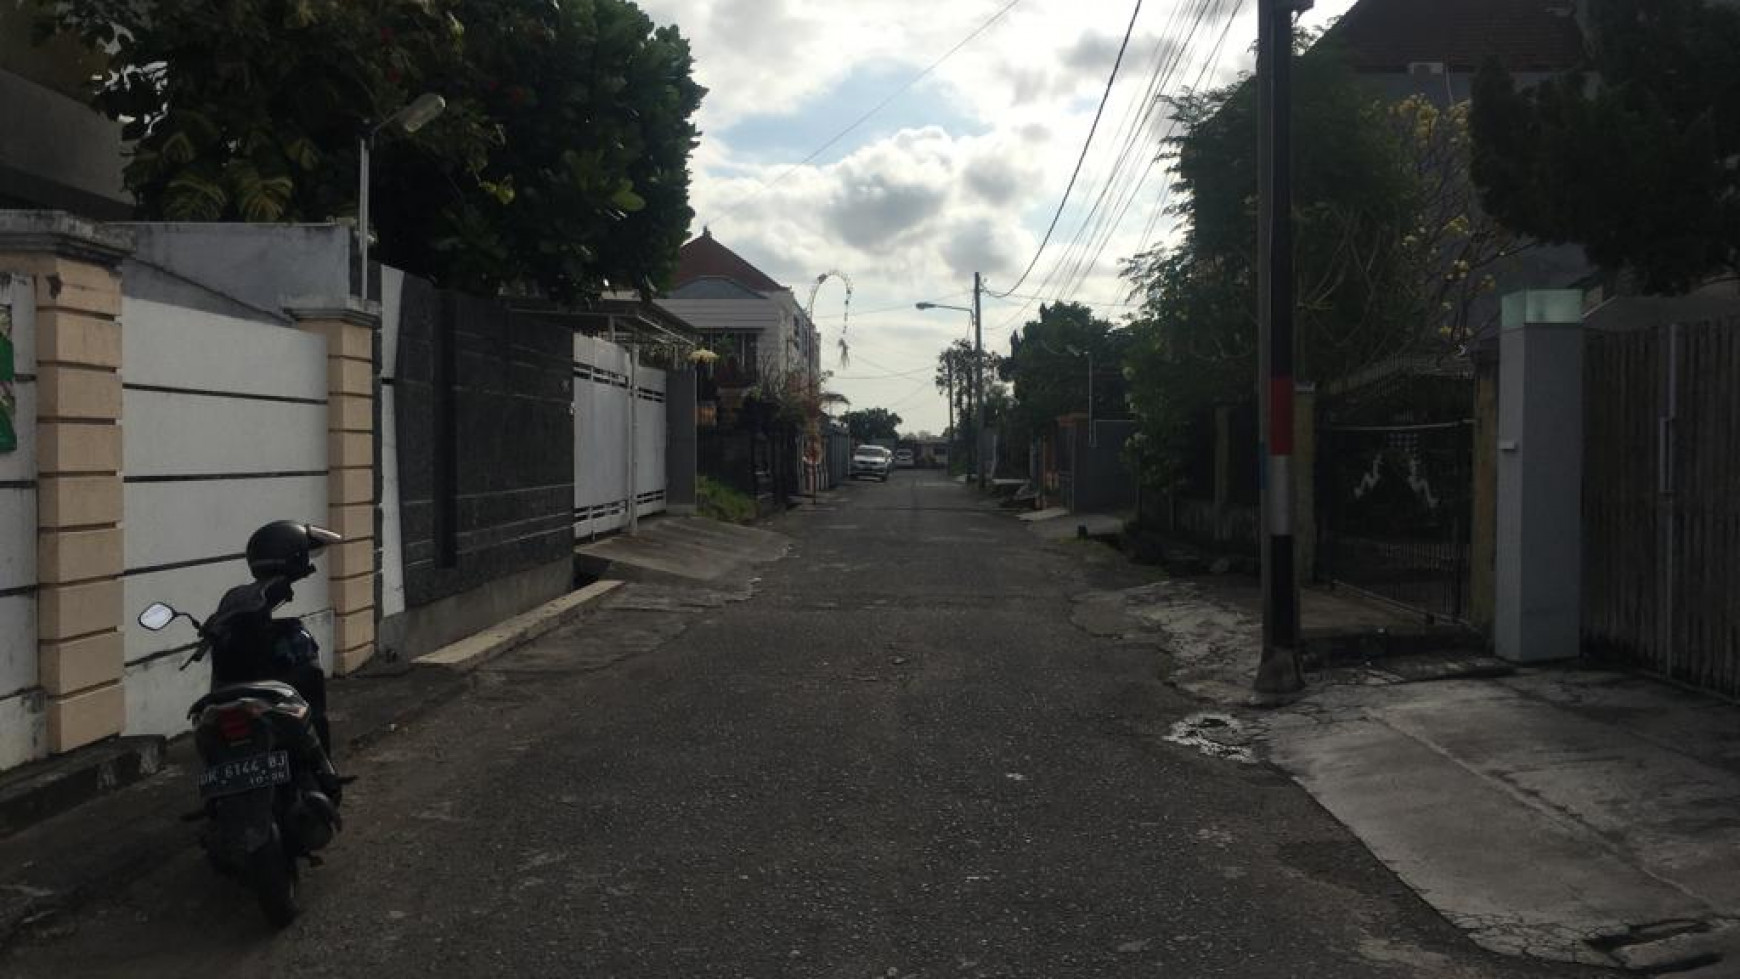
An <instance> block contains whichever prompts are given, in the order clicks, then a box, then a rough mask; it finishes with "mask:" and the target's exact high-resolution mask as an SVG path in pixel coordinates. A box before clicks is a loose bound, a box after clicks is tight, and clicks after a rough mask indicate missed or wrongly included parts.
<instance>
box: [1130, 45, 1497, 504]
mask: <svg viewBox="0 0 1740 979" xmlns="http://www.w3.org/2000/svg"><path fill="white" fill-rule="evenodd" d="M1295 80H1296V85H1295V93H1294V94H1295V107H1294V129H1293V131H1294V140H1295V145H1294V154H1293V166H1294V170H1293V173H1294V212H1293V219H1294V234H1295V248H1294V263H1295V271H1296V276H1297V278H1296V280H1295V296H1296V313H1295V325H1296V331H1297V343H1298V358H1297V370H1296V373H1297V374H1298V376H1299V377H1301V378H1302V379H1309V380H1314V381H1319V382H1332V381H1335V380H1338V379H1342V378H1348V377H1352V376H1355V375H1357V374H1358V373H1359V372H1361V371H1364V370H1366V369H1368V368H1371V367H1374V366H1376V365H1379V364H1382V363H1384V362H1386V361H1389V360H1392V359H1394V358H1397V357H1401V356H1410V357H1411V356H1445V357H1452V356H1456V355H1457V354H1458V352H1459V350H1460V349H1461V348H1462V346H1463V345H1464V344H1465V343H1466V342H1467V341H1468V339H1469V338H1470V336H1471V334H1472V332H1473V331H1474V330H1475V329H1476V328H1477V327H1478V326H1479V325H1480V324H1479V323H1476V322H1474V321H1473V319H1472V315H1473V311H1474V310H1475V309H1477V308H1478V301H1479V300H1480V299H1481V298H1482V297H1483V296H1484V295H1485V294H1486V293H1488V292H1490V291H1491V290H1492V288H1493V279H1492V278H1491V276H1490V275H1489V274H1488V273H1487V270H1488V269H1489V267H1490V266H1492V265H1493V264H1494V263H1495V262H1497V261H1498V260H1500V259H1502V258H1503V257H1505V256H1507V255H1509V254H1512V253H1514V252H1515V251H1516V250H1517V249H1518V248H1520V247H1522V246H1521V245H1520V244H1519V243H1518V240H1517V239H1516V238H1515V236H1514V235H1512V234H1511V233H1510V232H1509V231H1507V230H1505V229H1504V228H1503V227H1501V226H1499V225H1498V224H1497V223H1496V222H1495V221H1493V220H1492V219H1491V218H1489V217H1487V216H1485V215H1484V213H1483V212H1482V211H1481V210H1480V209H1479V208H1478V207H1477V206H1476V204H1477V202H1476V200H1475V196H1476V192H1475V190H1474V187H1473V184H1472V182H1471V181H1470V179H1469V176H1468V159H1469V149H1468V142H1469V136H1468V106H1467V105H1466V103H1462V104H1457V105H1452V106H1447V107H1445V106H1438V105H1435V104H1433V103H1432V102H1430V101H1428V100H1426V99H1423V98H1412V99H1407V100H1404V101H1402V102H1399V103H1391V102H1385V101H1383V100H1382V99H1381V98H1380V96H1379V94H1378V93H1377V92H1375V91H1373V90H1371V89H1369V88H1367V87H1365V85H1364V84H1363V83H1362V82H1361V81H1360V79H1359V78H1358V77H1357V76H1356V75H1355V74H1354V73H1353V72H1352V71H1351V70H1350V69H1349V68H1348V67H1347V66H1346V63H1345V62H1344V61H1343V60H1342V59H1341V58H1340V57H1339V55H1338V53H1337V52H1336V50H1335V49H1334V48H1333V47H1332V46H1328V45H1326V44H1325V43H1321V42H1320V43H1318V44H1317V45H1316V46H1314V47H1312V48H1311V50H1309V51H1307V52H1306V53H1305V54H1304V55H1303V56H1301V57H1300V58H1299V59H1298V63H1297V69H1296V73H1295ZM1256 109H1257V107H1256V92H1255V89H1254V86H1252V85H1251V84H1250V82H1249V79H1248V78H1247V79H1244V80H1241V81H1239V82H1237V83H1235V84H1233V85H1230V86H1228V87H1225V88H1221V89H1215V90H1211V91H1207V92H1201V93H1192V94H1189V95H1186V96H1185V97H1183V98H1181V99H1178V100H1176V101H1175V102H1174V104H1173V112H1174V115H1175V116H1176V118H1177V122H1178V125H1177V129H1176V135H1175V136H1174V137H1173V138H1172V140H1171V141H1170V143H1169V144H1168V145H1167V146H1166V147H1165V150H1166V152H1167V154H1168V155H1169V157H1170V158H1171V160H1172V162H1173V173H1174V190H1175V192H1176V193H1175V199H1176V200H1178V201H1179V202H1180V203H1178V204H1177V205H1176V206H1175V208H1174V213H1175V214H1176V215H1177V216H1178V217H1179V218H1180V219H1181V221H1180V230H1181V234H1180V235H1179V236H1178V237H1177V238H1176V239H1175V241H1173V242H1172V243H1170V244H1169V245H1167V246H1165V247H1161V248H1156V249H1155V250H1153V251H1150V252H1148V253H1146V254H1143V255H1139V256H1137V257H1136V258H1134V259H1133V260H1131V261H1130V262H1129V263H1127V264H1126V267H1125V273H1126V275H1127V276H1128V277H1129V278H1130V280H1131V281H1132V282H1133V283H1134V285H1135V287H1136V294H1137V295H1138V296H1139V297H1141V299H1142V300H1143V305H1142V307H1141V311H1140V313H1139V314H1138V316H1137V317H1136V319H1135V321H1134V322H1133V323H1132V324H1131V328H1130V333H1131V335H1132V339H1131V348H1130V351H1129V354H1128V356H1127V357H1126V361H1125V366H1126V373H1127V376H1128V378H1129V385H1130V388H1129V399H1130V405H1131V407H1132V408H1133V410H1134V412H1135V414H1136V416H1137V418H1138V420H1139V421H1141V422H1142V434H1143V445H1144V451H1145V452H1147V453H1148V454H1149V456H1150V458H1149V459H1148V460H1147V462H1148V463H1150V464H1154V465H1156V466H1158V468H1157V469H1153V470H1151V471H1150V476H1151V477H1152V478H1155V479H1157V480H1159V481H1161V482H1164V481H1165V480H1166V479H1168V478H1169V476H1168V474H1167V472H1165V471H1163V470H1165V469H1166V465H1167V464H1166V463H1165V462H1164V460H1165V457H1166V456H1167V455H1168V453H1172V454H1175V453H1176V452H1178V451H1180V449H1179V446H1180V444H1181V443H1180V439H1181V438H1182V437H1183V434H1184V432H1185V430H1186V427H1187V424H1188V422H1189V421H1190V420H1191V419H1193V418H1197V417H1200V416H1201V415H1202V414H1203V413H1204V412H1205V411H1206V410H1207V409H1208V408H1209V407H1210V406H1211V405H1213V404H1214V403H1216V402H1240V401H1247V400H1249V399H1252V398H1254V397H1255V391H1256V367H1257V363H1256V361H1257V322H1258V320H1257V299H1258V296H1257V274H1256V262H1257V201H1258V196H1257V172H1256V166H1257V161H1256V156H1255V154H1254V153H1253V152H1252V148H1253V147H1254V146H1255V145H1256V143H1257V115H1256ZM1157 460H1158V461H1157Z"/></svg>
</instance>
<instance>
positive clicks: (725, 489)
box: [695, 476, 755, 523]
mask: <svg viewBox="0 0 1740 979" xmlns="http://www.w3.org/2000/svg"><path fill="white" fill-rule="evenodd" d="M695 509H696V510H697V511H698V512H699V513H700V514H701V516H703V517H707V518H708V519H710V520H719V521H722V522H724V523H750V522H752V521H754V520H755V501H754V500H752V499H750V498H749V497H748V496H747V495H745V494H743V493H740V492H738V491H737V490H734V489H732V488H731V487H729V486H726V485H725V484H724V483H721V482H719V481H718V480H716V479H711V478H709V477H707V476H702V477H700V479H699V480H698V481H697V482H696V484H695Z"/></svg>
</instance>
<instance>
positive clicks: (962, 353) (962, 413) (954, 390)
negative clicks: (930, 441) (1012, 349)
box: [935, 340, 1002, 438]
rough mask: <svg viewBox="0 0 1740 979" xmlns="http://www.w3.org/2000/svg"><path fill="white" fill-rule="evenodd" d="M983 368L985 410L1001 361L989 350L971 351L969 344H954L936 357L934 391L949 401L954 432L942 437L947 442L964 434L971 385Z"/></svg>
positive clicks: (970, 410)
mask: <svg viewBox="0 0 1740 979" xmlns="http://www.w3.org/2000/svg"><path fill="white" fill-rule="evenodd" d="M981 364H982V365H983V369H984V376H985V398H986V404H987V406H988V405H990V403H991V394H992V392H993V389H994V388H995V387H996V386H997V384H996V381H997V374H998V372H999V370H1000V369H1001V364H1002V359H1001V358H999V357H998V356H997V355H996V354H994V353H992V352H991V351H989V350H986V351H984V352H982V353H980V352H976V351H975V350H974V349H973V344H972V341H970V340H956V341H954V342H953V343H951V344H949V345H948V346H947V347H945V348H943V350H942V352H940V353H938V354H937V355H936V377H935V381H936V389H937V391H938V392H939V393H941V394H943V395H945V396H947V397H951V398H952V399H953V401H952V402H951V407H952V408H953V411H952V415H953V417H954V423H955V428H954V430H953V431H951V432H948V433H946V434H947V435H948V436H949V437H950V438H954V437H956V436H957V435H958V434H959V433H960V432H964V431H966V430H967V427H968V425H969V424H970V423H971V422H972V417H973V383H974V379H975V378H976V377H977V376H978V371H979V367H978V366H977V365H981Z"/></svg>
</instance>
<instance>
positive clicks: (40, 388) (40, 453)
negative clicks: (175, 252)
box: [0, 211, 132, 753]
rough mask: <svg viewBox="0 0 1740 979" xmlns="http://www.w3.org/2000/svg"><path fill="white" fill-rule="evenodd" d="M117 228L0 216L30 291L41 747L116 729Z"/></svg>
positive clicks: (0, 253) (55, 215) (1, 242)
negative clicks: (43, 716)
mask: <svg viewBox="0 0 1740 979" xmlns="http://www.w3.org/2000/svg"><path fill="white" fill-rule="evenodd" d="M131 247H132V243H131V239H130V238H129V237H128V236H127V235H126V234H125V233H123V232H119V231H116V230H114V229H111V228H108V227H105V226H103V225H99V224H96V223H93V222H90V221H86V220H83V219H81V218H75V217H72V216H70V215H66V214H61V213H59V212H49V211H35V212H33V211H0V268H3V269H6V270H8V271H14V272H20V273H23V274H25V275H28V276H30V277H31V278H32V279H33V280H34V283H35V290H36V362H37V385H36V386H37V398H38V400H37V409H36V429H35V431H34V432H33V433H25V432H20V433H19V435H20V437H21V438H34V439H35V441H36V458H37V479H38V484H37V507H36V509H37V538H36V567H37V581H38V586H39V587H38V590H37V598H36V609H37V657H38V660H37V662H38V670H39V676H40V678H41V683H42V687H43V691H44V693H45V694H46V696H47V698H48V704H47V734H48V750H49V751H50V752H53V753H60V752H65V751H71V750H72V749H74V748H78V747H82V746H84V745H87V744H90V743H92V742H94V741H99V740H101V739H103V738H106V737H109V736H111V735H116V734H120V733H121V732H122V730H123V729H124V728H125V727H126V723H127V700H126V695H125V692H124V691H123V688H122V678H123V674H124V672H125V668H126V656H125V652H124V650H123V647H122V641H121V626H122V621H123V620H122V616H123V615H124V614H125V613H124V611H123V610H122V608H121V572H122V571H123V570H125V568H124V565H123V552H124V548H123V546H122V492H121V489H122V487H121V375H120V368H121V323H120V315H121V276H120V272H119V266H120V263H121V260H122V259H123V258H124V257H125V256H126V255H127V253H128V252H129V251H130V250H131Z"/></svg>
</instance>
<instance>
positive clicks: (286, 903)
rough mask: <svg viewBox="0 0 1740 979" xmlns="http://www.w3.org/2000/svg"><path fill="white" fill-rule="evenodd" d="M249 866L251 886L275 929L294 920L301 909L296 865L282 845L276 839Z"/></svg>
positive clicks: (267, 918) (249, 882) (255, 854)
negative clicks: (297, 891)
mask: <svg viewBox="0 0 1740 979" xmlns="http://www.w3.org/2000/svg"><path fill="white" fill-rule="evenodd" d="M249 864H250V866H249V868H248V884H249V885H250V886H251V887H252V888H253V890H254V896H255V897H256V898H258V899H259V901H260V910H261V911H263V912H264V913H265V915H266V920H267V921H268V922H269V923H271V925H272V927H274V928H283V927H285V926H287V925H289V924H290V922H292V921H295V920H296V915H297V914H299V913H300V912H301V910H302V909H301V908H300V907H299V906H298V905H297V903H296V863H295V861H294V860H293V859H292V858H291V857H290V856H289V854H287V853H285V852H284V846H283V843H282V842H281V841H279V840H273V841H272V842H271V843H268V844H266V845H265V846H263V847H261V848H259V849H258V850H255V851H254V853H253V855H252V856H251V857H250V858H249Z"/></svg>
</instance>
